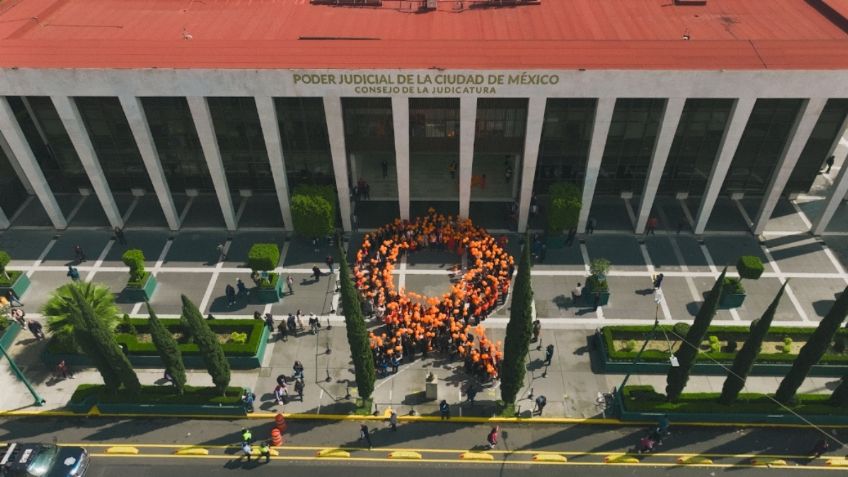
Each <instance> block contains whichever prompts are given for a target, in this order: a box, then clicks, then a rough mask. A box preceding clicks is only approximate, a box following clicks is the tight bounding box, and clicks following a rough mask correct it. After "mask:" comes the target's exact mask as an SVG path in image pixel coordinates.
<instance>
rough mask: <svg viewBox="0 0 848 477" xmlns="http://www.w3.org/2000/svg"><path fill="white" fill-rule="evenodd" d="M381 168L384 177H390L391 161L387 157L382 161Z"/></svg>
mask: <svg viewBox="0 0 848 477" xmlns="http://www.w3.org/2000/svg"><path fill="white" fill-rule="evenodd" d="M380 169H381V170H382V171H383V179H386V178H388V177H389V163H388V161H386V160H385V159H384V160H383V162H381V163H380Z"/></svg>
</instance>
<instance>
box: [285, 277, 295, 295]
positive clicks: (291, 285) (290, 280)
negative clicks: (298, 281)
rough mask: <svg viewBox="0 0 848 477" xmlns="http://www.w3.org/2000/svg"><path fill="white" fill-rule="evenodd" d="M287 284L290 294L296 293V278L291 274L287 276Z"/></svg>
mask: <svg viewBox="0 0 848 477" xmlns="http://www.w3.org/2000/svg"><path fill="white" fill-rule="evenodd" d="M286 286H287V287H289V295H294V278H292V276H291V275H289V276H287V277H286Z"/></svg>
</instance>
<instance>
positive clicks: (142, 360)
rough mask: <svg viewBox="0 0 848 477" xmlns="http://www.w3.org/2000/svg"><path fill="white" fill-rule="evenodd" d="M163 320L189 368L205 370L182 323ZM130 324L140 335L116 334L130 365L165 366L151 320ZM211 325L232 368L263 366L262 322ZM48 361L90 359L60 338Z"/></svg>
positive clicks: (50, 347) (85, 361)
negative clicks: (239, 335)
mask: <svg viewBox="0 0 848 477" xmlns="http://www.w3.org/2000/svg"><path fill="white" fill-rule="evenodd" d="M159 321H160V322H161V323H162V325H164V326H165V328H167V329H168V330H169V331H171V333H173V334H174V338H176V340H177V342H178V343H179V348H180V351H181V352H182V355H183V358H184V361H185V365H186V367H192V368H194V367H197V368H202V367H204V365H203V362H202V359H201V357H200V351H199V350H198V347H197V345H196V344H194V343H190V342H187V340H186V339H185V337H184V336H183V334H182V324H181V323H180V320H178V319H160V320H159ZM130 322H131V323H132V325H133V327H134V328H135V329H136V334H130V333H117V334H116V339H117V341H118V344H120V345H121V346H122V347H124V348H125V349H126V353H127V355H128V356H129V358H130V362H132V363H133V364H134V365H138V366H161V360H160V359H159V354H158V353H157V352H156V346H155V345H154V344H153V341H152V340H151V339H150V334H149V328H148V321H147V319H144V318H137V319H132V320H130ZM207 323H208V324H209V327H210V328H212V331H213V332H215V333H216V334H217V335H218V338H219V341H220V342H221V346H222V348H223V349H224V355H225V356H226V357H227V360H228V361H229V362H230V365H231V366H232V367H234V368H242V369H244V368H255V367H259V363H261V361H262V356H264V353H265V344H266V341H267V335H268V329H267V328H266V327H265V324H264V322H262V321H259V320H209V321H207ZM121 326H122V325H121ZM119 329H120V326H119ZM234 332H236V333H244V334H246V335H247V338H246V340H244V342H240V341H241V340H232V339H231V338H232V337H233V333H234ZM45 359H46V360H47V361H48V362H50V363H51V364H52V363H53V362H58V361H59V360H61V359H66V360H69V363H71V364H76V365H86V364H88V363H89V361H88V358H87V357H86V356H85V355H83V354H82V352H81V351H80V350H77V349H74V348H73V347H72V346H69V344H68V343H65V342H59V341H58V340H56V339H51V340H50V341H49V342H48V344H47V351H46V354H45Z"/></svg>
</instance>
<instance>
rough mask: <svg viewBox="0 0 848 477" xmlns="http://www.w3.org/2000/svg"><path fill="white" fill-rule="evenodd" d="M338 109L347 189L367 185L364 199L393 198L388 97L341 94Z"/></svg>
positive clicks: (394, 177) (394, 182)
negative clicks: (348, 178) (343, 132)
mask: <svg viewBox="0 0 848 477" xmlns="http://www.w3.org/2000/svg"><path fill="white" fill-rule="evenodd" d="M342 110H343V111H344V113H343V114H344V131H345V146H346V147H347V157H348V168H349V174H350V182H351V184H350V186H351V190H353V188H354V187H355V186H358V187H359V188H362V187H364V186H367V190H368V193H369V194H368V195H369V196H368V198H367V199H368V200H372V199H373V200H381V199H396V198H397V196H398V194H397V192H398V188H397V169H395V132H394V124H393V123H392V100H391V99H390V98H342ZM360 198H361V199H366V197H364V196H360Z"/></svg>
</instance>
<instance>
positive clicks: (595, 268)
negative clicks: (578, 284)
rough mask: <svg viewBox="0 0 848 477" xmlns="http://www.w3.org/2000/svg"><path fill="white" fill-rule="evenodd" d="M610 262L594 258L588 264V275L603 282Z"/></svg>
mask: <svg viewBox="0 0 848 477" xmlns="http://www.w3.org/2000/svg"><path fill="white" fill-rule="evenodd" d="M610 265H611V264H610V261H609V260H607V259H605V258H596V259H594V260H592V261H591V262H590V263H589V273H591V274H592V276H593V277H598V278H599V279H601V280H605V279H606V276H607V273H608V272H609V269H610Z"/></svg>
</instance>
